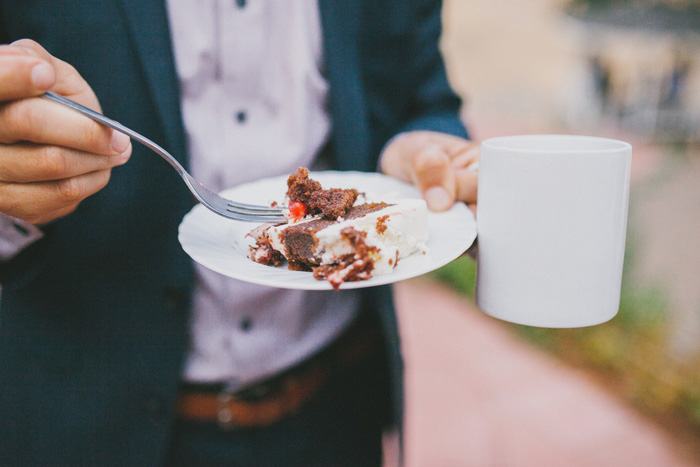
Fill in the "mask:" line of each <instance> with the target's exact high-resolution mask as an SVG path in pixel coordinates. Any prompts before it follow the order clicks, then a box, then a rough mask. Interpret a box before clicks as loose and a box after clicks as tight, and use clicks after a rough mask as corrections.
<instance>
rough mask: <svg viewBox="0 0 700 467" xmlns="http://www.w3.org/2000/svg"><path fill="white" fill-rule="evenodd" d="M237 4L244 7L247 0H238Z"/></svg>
mask: <svg viewBox="0 0 700 467" xmlns="http://www.w3.org/2000/svg"><path fill="white" fill-rule="evenodd" d="M236 5H238V8H244V7H245V5H246V0H236Z"/></svg>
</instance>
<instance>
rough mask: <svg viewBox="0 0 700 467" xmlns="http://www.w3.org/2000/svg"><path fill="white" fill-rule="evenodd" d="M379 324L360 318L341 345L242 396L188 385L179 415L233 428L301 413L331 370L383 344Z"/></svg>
mask: <svg viewBox="0 0 700 467" xmlns="http://www.w3.org/2000/svg"><path fill="white" fill-rule="evenodd" d="M379 336H380V332H379V327H378V324H376V322H375V321H370V320H369V319H367V318H360V319H359V320H357V322H355V323H353V324H352V325H350V326H349V328H348V330H346V331H345V332H344V333H343V334H342V335H341V337H340V338H338V339H336V340H335V342H333V343H332V344H330V345H329V346H327V347H326V348H324V349H323V350H321V351H320V352H318V353H317V354H315V355H314V356H312V357H310V358H309V359H307V360H306V361H304V362H302V363H301V364H299V365H296V366H294V367H292V368H291V369H288V370H286V371H284V372H283V373H282V374H280V375H277V376H275V377H273V378H271V379H269V380H267V381H264V382H262V383H258V384H255V385H253V386H251V387H248V388H245V389H243V390H241V391H237V392H233V393H232V392H228V391H227V390H225V389H224V385H223V384H214V385H212V384H204V385H198V384H183V386H182V387H181V389H180V392H179V394H178V400H177V407H176V413H177V416H178V417H180V418H182V419H185V420H194V421H201V422H218V424H219V425H220V426H221V427H223V428H227V429H231V428H243V427H255V426H264V425H269V424H272V423H274V422H276V421H278V420H280V419H282V418H283V417H285V416H287V415H291V414H293V413H295V412H297V411H298V410H299V409H300V408H301V407H302V406H303V405H304V403H305V402H307V401H309V400H310V399H311V398H312V397H313V396H314V395H316V394H317V393H318V392H319V391H320V390H321V389H322V388H323V387H324V385H325V383H326V381H327V380H328V377H329V376H330V373H331V371H333V370H334V369H342V368H348V367H349V366H351V365H354V364H357V363H359V362H360V360H362V358H363V357H365V356H367V355H368V354H369V353H370V351H371V350H372V348H373V347H374V346H375V345H376V344H377V343H378V342H379Z"/></svg>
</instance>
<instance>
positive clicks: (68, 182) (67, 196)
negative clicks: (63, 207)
mask: <svg viewBox="0 0 700 467" xmlns="http://www.w3.org/2000/svg"><path fill="white" fill-rule="evenodd" d="M56 189H57V192H58V199H59V201H60V202H62V203H64V204H71V203H75V202H78V201H80V200H81V199H82V197H83V196H82V195H83V190H82V187H81V185H80V182H79V180H78V179H77V178H75V177H72V178H65V179H63V180H59V181H58V183H57V185H56Z"/></svg>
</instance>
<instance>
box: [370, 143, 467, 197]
mask: <svg viewBox="0 0 700 467" xmlns="http://www.w3.org/2000/svg"><path fill="white" fill-rule="evenodd" d="M478 160H479V145H478V144H477V143H474V142H472V141H469V140H466V139H464V138H459V137H457V136H452V135H447V134H443V133H437V132H432V131H411V132H408V133H402V134H400V135H399V136H397V137H396V138H394V139H393V140H392V141H391V142H390V143H389V144H388V145H387V146H386V147H385V148H384V151H383V152H382V155H381V160H380V165H381V171H382V172H383V173H385V174H387V175H392V176H394V177H398V178H400V179H403V180H406V181H409V182H412V183H413V184H414V185H416V186H417V187H418V189H419V190H420V191H421V193H423V198H425V201H426V202H427V204H428V207H429V208H430V209H432V210H433V211H445V210H447V209H449V208H450V207H451V206H452V204H453V203H454V202H455V201H464V202H466V203H467V204H468V205H469V208H470V209H471V210H472V211H475V210H476V191H477V179H478V172H477V171H476V170H475V166H476V165H475V163H476V162H477V161H478Z"/></svg>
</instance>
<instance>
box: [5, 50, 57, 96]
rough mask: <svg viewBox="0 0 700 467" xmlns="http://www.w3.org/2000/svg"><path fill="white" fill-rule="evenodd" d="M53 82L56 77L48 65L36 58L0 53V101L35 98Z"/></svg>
mask: <svg viewBox="0 0 700 467" xmlns="http://www.w3.org/2000/svg"><path fill="white" fill-rule="evenodd" d="M6 48H9V47H6ZM55 81H56V75H55V73H54V70H53V68H52V67H51V66H50V65H49V64H48V63H46V62H44V61H42V60H40V59H38V58H36V57H29V56H26V55H19V54H13V53H4V54H3V53H0V101H8V100H13V99H22V98H25V97H32V96H37V95H39V94H42V93H44V92H45V91H46V90H47V89H49V88H50V87H51V86H53V84H54V82H55Z"/></svg>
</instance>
